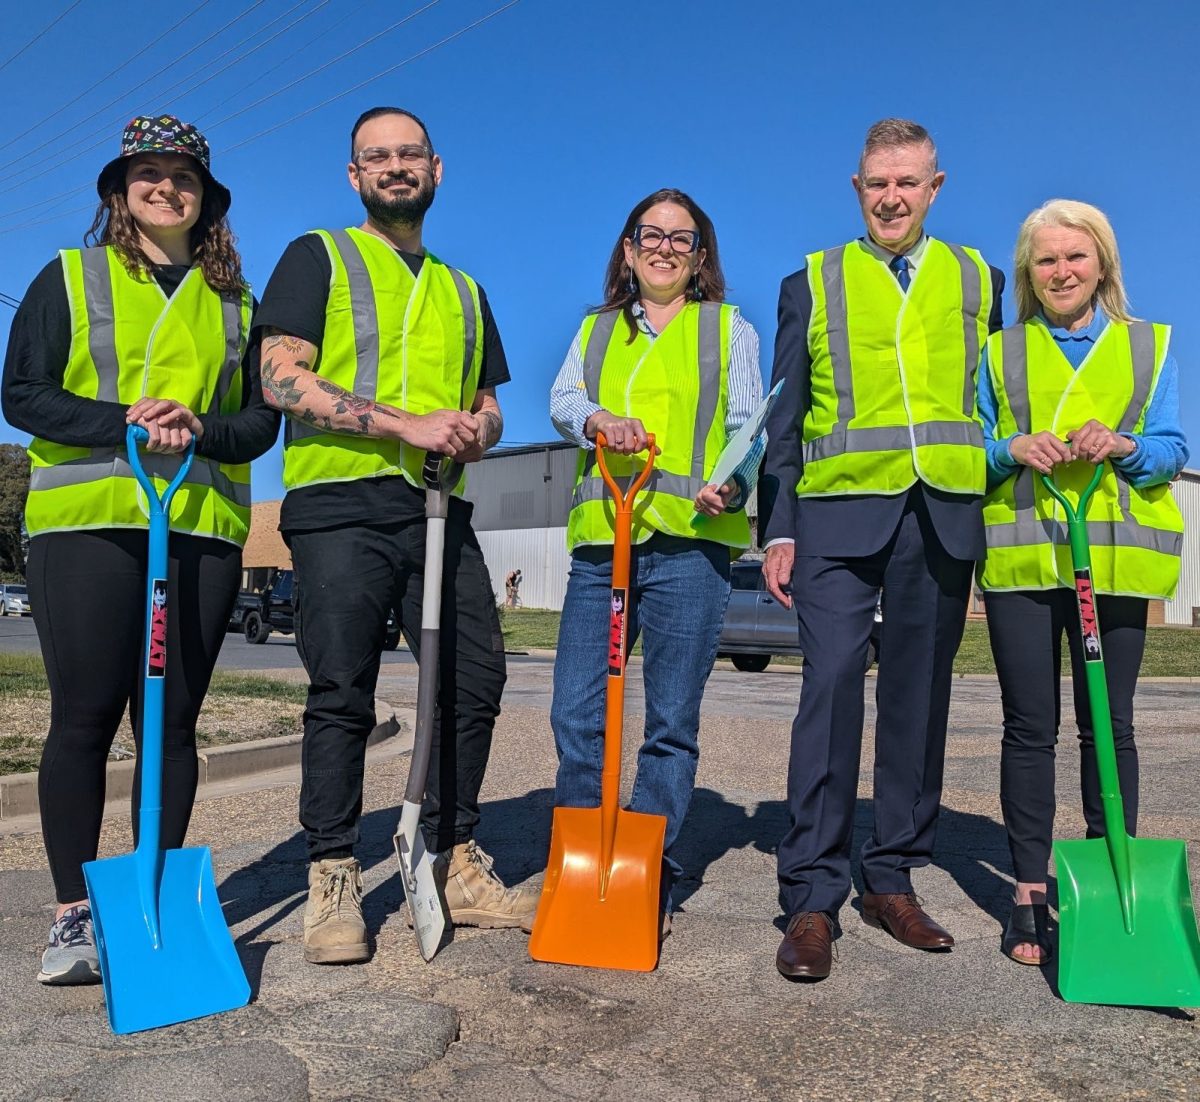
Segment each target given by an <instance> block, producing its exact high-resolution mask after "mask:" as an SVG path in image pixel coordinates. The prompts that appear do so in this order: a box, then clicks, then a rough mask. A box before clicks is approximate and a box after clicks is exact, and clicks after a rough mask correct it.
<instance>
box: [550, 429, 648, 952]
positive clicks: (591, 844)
mask: <svg viewBox="0 0 1200 1102" xmlns="http://www.w3.org/2000/svg"><path fill="white" fill-rule="evenodd" d="M605 444H606V442H605V439H604V436H603V434H598V435H597V437H596V459H597V462H598V463H599V464H600V473H601V474H602V475H603V476H604V482H605V485H607V486H608V489H609V492H610V493H611V494H612V496H613V500H614V502H615V503H616V506H617V509H616V517H615V519H614V522H613V565H612V604H611V606H610V607H611V613H610V616H609V635H608V705H607V709H606V714H605V729H604V770H603V772H602V774H601V780H600V806H599V807H556V808H555V809H554V822H553V826H552V828H551V834H550V860H549V862H548V863H547V865H546V881H545V884H544V886H543V887H542V898H541V902H540V903H539V904H538V912H537V917H536V918H535V919H534V923H533V933H532V935H531V936H530V938H529V955H530V956H531V957H532V958H533V959H534V960H544V961H550V962H552V963H555V964H581V965H585V966H587V967H591V968H620V969H624V970H626V971H630V972H649V971H652V970H653V968H654V966H655V965H656V964H657V963H658V940H659V927H660V924H661V918H660V915H659V898H658V893H659V881H660V879H661V877H662V859H663V836H664V835H665V833H666V829H667V820H666V817H665V816H663V815H643V814H641V813H639V812H636V811H626V810H622V809H621V808H620V807H619V806H618V805H619V795H620V788H621V731H622V727H623V724H624V718H625V659H626V653H625V652H626V646H625V624H626V617H627V615H628V609H629V548H630V543H631V542H632V532H633V499H634V497H635V496H636V495H637V492H638V491H639V490H640V489H641V488H642V486H644V485H645V483H646V480H647V479H648V478H649V477H650V472H651V471H652V470H653V468H654V437H653V436H651V437H650V438H649V440H648V442H647V449H648V456H647V460H646V466H645V467H644V468H643V469H642V471H641V472H640V473H639V474H638V475H637V476H636V477H635V478H633V480H632V482H631V485H630V487H629V490H628V492H627V493H625V494H622V493H621V487H620V486H618V485H617V481H616V479H614V478H613V476H612V475H611V474H610V473H609V470H608V465H607V464H606V463H605V461H604V451H603V448H604V447H605Z"/></svg>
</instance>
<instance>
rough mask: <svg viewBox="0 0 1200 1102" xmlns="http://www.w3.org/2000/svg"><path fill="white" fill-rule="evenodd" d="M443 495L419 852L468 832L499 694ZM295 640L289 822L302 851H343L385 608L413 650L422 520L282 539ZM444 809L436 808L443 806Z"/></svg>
mask: <svg viewBox="0 0 1200 1102" xmlns="http://www.w3.org/2000/svg"><path fill="white" fill-rule="evenodd" d="M460 506H461V503H459V502H457V500H455V501H452V502H451V509H450V517H449V521H448V523H447V525H446V550H445V560H444V566H443V575H442V577H443V583H442V633H441V654H440V667H441V668H440V687H439V690H438V710H437V719H436V722H435V728H434V742H433V753H432V756H431V758H430V763H429V779H428V782H427V786H426V797H425V806H424V809H423V814H422V826H423V828H424V830H425V834H426V844H427V845H428V846H429V847H430V849H432V850H435V851H439V850H444V849H448V848H449V847H450V846H452V845H455V844H457V843H459V842H465V841H467V840H468V839H470V838H471V836H472V834H473V833H474V830H475V826H476V824H477V823H478V822H479V789H480V787H481V786H482V785H483V774H484V771H485V770H486V769H487V762H488V754H489V753H490V751H491V746H492V729H493V727H494V726H495V722H496V716H497V715H499V713H500V694H501V693H502V692H503V690H504V681H505V676H506V674H505V664H504V640H503V637H502V636H501V634H500V620H499V617H498V616H497V614H496V598H495V595H494V594H493V593H492V583H491V579H490V578H489V576H488V571H487V565H486V564H485V563H484V561H483V553H482V552H481V551H480V549H479V543H478V541H477V540H476V538H475V533H474V532H473V531H472V530H471V525H470V520H469V512H468V511H467V510H466V509H465V508H462V507H460ZM288 544H289V546H290V547H291V550H292V561H293V563H294V565H295V568H296V620H297V623H296V643H297V646H298V647H299V649H300V657H301V660H302V661H303V662H304V668H305V669H306V670H307V671H308V678H309V687H308V706H307V708H306V709H305V712H304V750H303V780H302V783H301V789H300V822H301V824H302V825H303V827H304V829H305V832H306V834H307V838H308V855H309V859H310V860H313V861H316V860H320V859H322V858H326V857H345V856H349V855H350V853H351V851H352V848H353V846H354V843H355V842H357V841H358V822H359V818H360V816H361V814H362V800H363V768H364V761H365V755H366V745H367V743H366V740H367V735H368V734H370V732H371V728H372V727H373V726H374V724H375V683H376V681H377V679H378V676H379V657H380V653H381V651H382V647H383V635H384V628H385V624H386V621H387V614H388V609H389V608H395V609H396V610H397V612H398V613H399V614H400V627H401V630H402V631H403V632H404V638H405V639H406V640H407V641H408V645H409V647H410V648H411V649H412V651H413V653H414V654H417V653H419V650H420V637H421V603H422V601H421V598H422V587H423V585H424V580H425V523H424V521H423V520H421V521H415V522H410V523H407V524H399V525H391V526H371V527H367V526H356V527H347V528H332V529H325V530H322V531H316V532H293V533H291V534H290V535H289V536H288ZM443 809H446V811H447V813H446V814H443Z"/></svg>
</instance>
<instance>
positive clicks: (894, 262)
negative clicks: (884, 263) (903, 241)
mask: <svg viewBox="0 0 1200 1102" xmlns="http://www.w3.org/2000/svg"><path fill="white" fill-rule="evenodd" d="M888 267H889V268H891V269H892V271H893V272H895V273H896V282H897V283H899V284H900V290H902V291H907V290H908V285H909V284H910V283H911V282H912V276H910V275H909V274H908V257H906V256H893V257H892V259H891V260H889V261H888Z"/></svg>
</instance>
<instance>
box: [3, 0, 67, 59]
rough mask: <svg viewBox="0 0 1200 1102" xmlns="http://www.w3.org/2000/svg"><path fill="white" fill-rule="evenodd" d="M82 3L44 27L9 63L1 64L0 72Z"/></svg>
mask: <svg viewBox="0 0 1200 1102" xmlns="http://www.w3.org/2000/svg"><path fill="white" fill-rule="evenodd" d="M82 3H83V0H75V3H73V4H71V5H70V6H69V7H68V8H67V10H66V11H64V12H63V13H62V15H60V16H58V17H57V18H56V19H52V20H50V22H49V23H48V24H47V25H46V26H44V27H43V28H42V29H41V30H40V31H38V33H37V34H35V35H34V36H33V37H32V38H31V39H30V40H29V41H28V42H26V43H25V45H24V46H22V47H21V48H20V49H19V50H18V51H17V52H16V53H15V54H13V55H12V56H11V57H10V58H8V60H7V61H3V62H0V71H2V70H4V69H7V68H8V67H9V66H10V65H11V64H12V63H13V62H14V61H16V60H17V58H19V57H20V56H21V55H22V54H23V53H24V52H25V51H26V50H28V49H29V47H30V46H32V45H33V44H34V43H35V42H37V41H38V40H39V39H40V38H44V37H45V36H46V34H47V33H49V32H50V31H52V30H53V29H54V28H55V27H56V26H58V24H59V23H61V22H62V21H63V20H64V19H65V18H66V17H67V16H68V15H70V14H71V12H73V11H74V10H75V9H76V8H77V7H79V5H80V4H82Z"/></svg>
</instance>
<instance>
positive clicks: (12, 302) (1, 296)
mask: <svg viewBox="0 0 1200 1102" xmlns="http://www.w3.org/2000/svg"><path fill="white" fill-rule="evenodd" d="M0 302H2V303H4V305H5V306H10V307H12V309H14V310H15V309H16V308H17V307H18V306H20V305H21V300H20V299H19V298H13V297H12V295H6V294H5V293H4V292H3V291H0Z"/></svg>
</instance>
